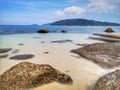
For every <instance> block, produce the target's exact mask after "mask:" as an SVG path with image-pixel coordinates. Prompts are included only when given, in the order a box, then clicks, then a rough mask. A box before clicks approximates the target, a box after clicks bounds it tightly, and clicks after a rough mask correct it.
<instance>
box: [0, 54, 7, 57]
mask: <svg viewBox="0 0 120 90" xmlns="http://www.w3.org/2000/svg"><path fill="white" fill-rule="evenodd" d="M7 57H8V54H5V55H0V58H7Z"/></svg>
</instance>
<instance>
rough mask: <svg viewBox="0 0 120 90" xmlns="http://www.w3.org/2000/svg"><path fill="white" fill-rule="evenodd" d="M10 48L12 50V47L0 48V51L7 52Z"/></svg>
mask: <svg viewBox="0 0 120 90" xmlns="http://www.w3.org/2000/svg"><path fill="white" fill-rule="evenodd" d="M11 50H12V48H0V53H7V52H9V51H11Z"/></svg>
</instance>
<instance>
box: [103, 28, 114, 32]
mask: <svg viewBox="0 0 120 90" xmlns="http://www.w3.org/2000/svg"><path fill="white" fill-rule="evenodd" d="M105 32H108V33H111V32H114V30H113V29H112V28H111V27H109V28H107V29H106V30H105Z"/></svg>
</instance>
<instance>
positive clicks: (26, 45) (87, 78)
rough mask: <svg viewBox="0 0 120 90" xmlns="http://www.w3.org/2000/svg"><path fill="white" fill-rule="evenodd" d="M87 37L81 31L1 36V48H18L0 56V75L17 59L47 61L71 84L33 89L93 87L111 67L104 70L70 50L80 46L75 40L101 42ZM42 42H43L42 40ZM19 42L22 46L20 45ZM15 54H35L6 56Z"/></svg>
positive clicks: (83, 88) (35, 61) (73, 89)
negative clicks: (67, 78) (68, 77)
mask: <svg viewBox="0 0 120 90" xmlns="http://www.w3.org/2000/svg"><path fill="white" fill-rule="evenodd" d="M89 36H92V35H90V34H80V33H79V34H75V33H74V34H72V33H71V34H70V33H69V34H67V33H66V34H62V33H48V34H14V35H0V48H13V50H12V51H14V50H15V49H19V50H20V51H19V52H18V53H15V54H13V53H12V51H10V52H9V53H8V54H9V56H8V57H7V58H2V59H0V74H2V73H3V72H5V71H6V70H7V69H9V68H10V67H11V66H13V65H15V64H17V63H19V62H24V61H29V62H33V63H39V64H50V65H51V66H53V67H54V68H56V69H58V70H59V71H61V72H64V73H66V74H68V75H70V76H71V77H72V79H73V84H72V85H62V84H59V83H56V82H54V83H51V84H47V85H43V86H40V87H37V88H34V89H33V90H92V88H93V86H94V84H95V82H96V80H97V79H98V78H99V77H100V76H102V75H104V74H106V73H108V72H110V71H111V70H112V69H111V70H110V69H109V70H107V69H104V68H102V67H100V66H99V65H97V64H95V63H93V62H91V61H88V60H86V59H84V58H82V57H80V56H78V55H76V54H74V53H71V52H70V50H72V49H76V48H80V47H82V46H77V45H76V43H80V44H90V43H95V42H100V41H96V40H91V39H89V38H88V37H89ZM35 37H39V38H35ZM54 40H72V42H66V43H51V41H54ZM42 41H44V42H45V43H41V42H42ZM20 43H22V44H23V45H19V44H20ZM44 52H49V54H45V53H44ZM18 54H34V55H35V57H34V58H32V59H29V60H10V59H9V57H11V56H14V55H18Z"/></svg>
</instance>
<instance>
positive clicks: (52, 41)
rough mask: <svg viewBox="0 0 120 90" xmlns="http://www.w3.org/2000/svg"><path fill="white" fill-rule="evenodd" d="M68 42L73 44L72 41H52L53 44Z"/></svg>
mask: <svg viewBox="0 0 120 90" xmlns="http://www.w3.org/2000/svg"><path fill="white" fill-rule="evenodd" d="M68 42H73V41H72V40H67V39H66V40H56V41H51V43H68Z"/></svg>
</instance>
